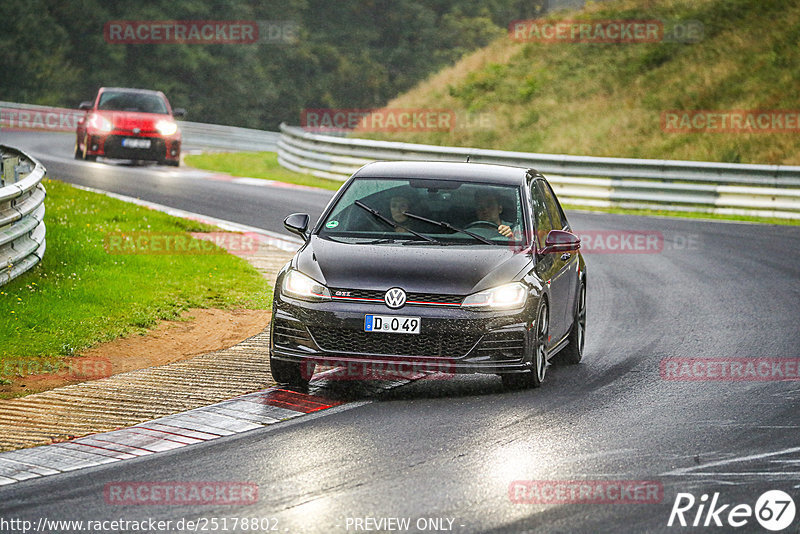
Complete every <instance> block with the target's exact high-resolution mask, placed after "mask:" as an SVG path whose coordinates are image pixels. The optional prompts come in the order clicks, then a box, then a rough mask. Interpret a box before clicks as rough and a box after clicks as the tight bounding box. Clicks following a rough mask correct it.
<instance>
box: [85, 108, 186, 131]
mask: <svg viewBox="0 0 800 534" xmlns="http://www.w3.org/2000/svg"><path fill="white" fill-rule="evenodd" d="M95 113H98V114H100V115H102V116H103V117H105V118H107V119H108V120H110V121H111V124H113V125H114V128H115V129H118V130H129V131H130V130H133V129H134V128H139V129H140V130H141V131H143V132H155V131H156V124H157V123H158V121H161V120H167V121H173V122H174V119H173V118H172V117H171V116H170V115H163V114H160V113H139V112H136V111H102V110H101V111H96V112H95Z"/></svg>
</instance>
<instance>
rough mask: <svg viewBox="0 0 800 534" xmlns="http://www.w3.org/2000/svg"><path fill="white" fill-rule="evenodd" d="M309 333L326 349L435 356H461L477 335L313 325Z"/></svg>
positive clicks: (477, 337) (390, 354) (388, 354)
mask: <svg viewBox="0 0 800 534" xmlns="http://www.w3.org/2000/svg"><path fill="white" fill-rule="evenodd" d="M311 335H312V337H313V338H314V340H315V341H316V342H317V345H318V346H319V347H320V348H321V349H322V350H325V351H329V352H351V353H361V354H380V355H385V356H425V357H438V358H461V357H463V356H464V355H466V354H467V353H468V352H469V351H470V349H472V347H474V346H475V343H477V342H478V339H479V338H480V336H477V335H466V334H464V333H462V332H455V333H447V332H429V333H421V334H388V333H368V332H362V331H359V330H349V329H346V328H326V329H323V328H313V329H311Z"/></svg>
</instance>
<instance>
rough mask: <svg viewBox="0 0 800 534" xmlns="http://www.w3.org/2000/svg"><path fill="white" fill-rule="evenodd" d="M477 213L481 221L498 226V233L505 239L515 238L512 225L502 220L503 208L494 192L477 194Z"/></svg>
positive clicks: (478, 192)
mask: <svg viewBox="0 0 800 534" xmlns="http://www.w3.org/2000/svg"><path fill="white" fill-rule="evenodd" d="M475 213H476V215H477V217H478V220H479V221H488V222H491V223H493V224H496V225H497V231H498V232H499V233H500V235H502V236H504V237H513V235H514V232H513V231H512V230H511V223H509V222H506V221H504V220H502V219H501V218H500V214H501V213H503V206H502V205H501V204H500V200H499V199H498V198H497V194H496V193H494V192H492V191H487V190H481V191H476V192H475Z"/></svg>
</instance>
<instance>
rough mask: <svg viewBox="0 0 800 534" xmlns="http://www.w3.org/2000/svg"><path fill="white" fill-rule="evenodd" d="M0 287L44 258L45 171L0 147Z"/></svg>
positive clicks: (21, 154)
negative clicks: (0, 162)
mask: <svg viewBox="0 0 800 534" xmlns="http://www.w3.org/2000/svg"><path fill="white" fill-rule="evenodd" d="M0 161H2V165H0V286H2V285H3V284H6V283H8V282H9V281H11V280H13V279H14V278H16V277H17V276H19V275H21V274H22V273H24V272H26V271H27V270H29V269H31V268H32V267H33V266H34V265H36V264H37V263H39V261H41V259H42V258H43V257H44V251H45V248H46V242H45V226H44V198H45V189H44V186H43V185H42V183H41V182H42V178H44V175H45V172H46V171H45V168H44V167H43V166H42V164H41V163H39V162H38V161H36V160H35V159H34V158H32V157H31V156H29V155H27V154H25V153H24V152H22V151H20V150H17V149H14V148H11V147H7V146H3V145H0Z"/></svg>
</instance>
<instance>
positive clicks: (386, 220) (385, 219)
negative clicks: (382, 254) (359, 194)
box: [355, 200, 438, 243]
mask: <svg viewBox="0 0 800 534" xmlns="http://www.w3.org/2000/svg"><path fill="white" fill-rule="evenodd" d="M355 205H356V206H358V207H359V208H362V209H365V210H367V211H368V212H369V213H371V214H372V215H373V216H374V217H375V218H376V219H378V220H379V221H383V222H384V223H386V224H388V225H389V226H391V227H392V228H401V229H403V230H405V231H406V232H408V233H410V234H414V235H415V236H417V237H419V238H420V239H424V240H425V241H430V242H431V243H438V241H437V240H436V239H434V238H432V237H428V236H426V235H423V234H420V233H419V232H415V231H414V230H412V229H410V228H406V227H405V226H403V225H402V224H397V223H396V222H394V221H393V220H391V219H390V218H389V217H386V216H384V215H381V213H379V212H378V211H377V210H374V209H372V208H370V207H369V206H367V205H366V204H364V203H363V202H361V201H360V200H356V201H355Z"/></svg>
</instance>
